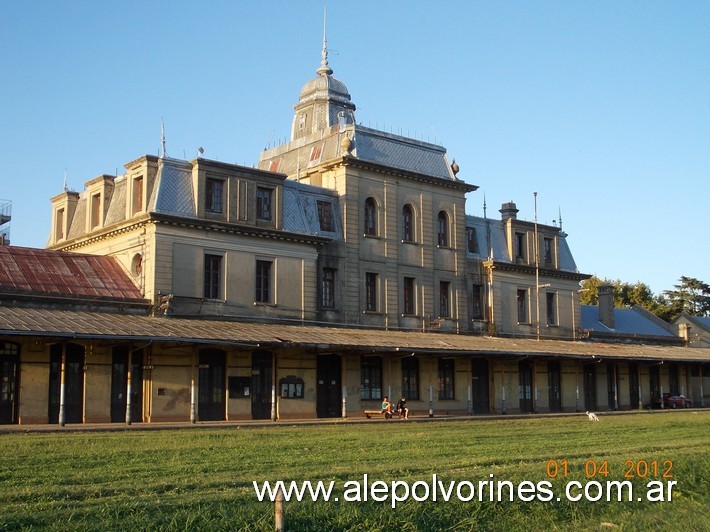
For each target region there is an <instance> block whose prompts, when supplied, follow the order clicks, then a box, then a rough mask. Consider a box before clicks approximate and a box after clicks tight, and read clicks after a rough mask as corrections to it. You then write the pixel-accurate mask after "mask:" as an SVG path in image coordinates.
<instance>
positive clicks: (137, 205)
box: [131, 176, 144, 214]
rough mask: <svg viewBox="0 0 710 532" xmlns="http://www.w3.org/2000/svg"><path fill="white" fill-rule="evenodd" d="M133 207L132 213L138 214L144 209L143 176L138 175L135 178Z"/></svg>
mask: <svg viewBox="0 0 710 532" xmlns="http://www.w3.org/2000/svg"><path fill="white" fill-rule="evenodd" d="M132 201H133V209H132V212H131V214H136V213H138V212H141V211H142V210H143V209H144V205H143V176H138V177H135V178H134V179H133V190H132Z"/></svg>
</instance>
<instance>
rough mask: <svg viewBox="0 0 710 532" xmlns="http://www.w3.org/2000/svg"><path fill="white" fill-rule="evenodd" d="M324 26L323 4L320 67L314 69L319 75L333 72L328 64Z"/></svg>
mask: <svg viewBox="0 0 710 532" xmlns="http://www.w3.org/2000/svg"><path fill="white" fill-rule="evenodd" d="M325 28H326V6H325V4H323V50H322V51H321V53H320V55H321V61H320V68H318V70H316V74H318V75H319V76H330V75H331V74H332V73H333V69H332V68H330V67H329V66H328V39H326V36H325Z"/></svg>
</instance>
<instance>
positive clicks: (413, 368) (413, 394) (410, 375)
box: [402, 356, 419, 401]
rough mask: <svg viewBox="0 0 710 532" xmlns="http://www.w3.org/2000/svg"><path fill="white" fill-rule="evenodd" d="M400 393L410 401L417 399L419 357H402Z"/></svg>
mask: <svg viewBox="0 0 710 532" xmlns="http://www.w3.org/2000/svg"><path fill="white" fill-rule="evenodd" d="M402 395H403V396H404V397H405V398H406V399H410V400H412V401H418V400H419V359H418V358H417V357H415V356H409V357H404V358H403V359H402Z"/></svg>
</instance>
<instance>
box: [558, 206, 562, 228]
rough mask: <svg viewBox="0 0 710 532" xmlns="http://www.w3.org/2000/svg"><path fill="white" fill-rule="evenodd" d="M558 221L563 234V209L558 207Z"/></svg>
mask: <svg viewBox="0 0 710 532" xmlns="http://www.w3.org/2000/svg"><path fill="white" fill-rule="evenodd" d="M557 220H558V221H559V222H560V233H561V232H562V209H561V208H560V207H557Z"/></svg>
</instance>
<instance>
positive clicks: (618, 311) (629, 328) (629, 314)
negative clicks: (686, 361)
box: [581, 305, 676, 338]
mask: <svg viewBox="0 0 710 532" xmlns="http://www.w3.org/2000/svg"><path fill="white" fill-rule="evenodd" d="M581 311H582V329H584V330H588V331H595V332H604V333H617V334H625V335H643V336H667V337H669V338H675V337H676V335H675V334H673V333H671V332H670V331H668V330H667V329H664V328H663V327H661V326H660V325H658V324H657V323H654V322H653V321H652V320H649V319H648V318H646V317H645V316H643V315H642V314H640V313H639V312H636V311H635V310H633V309H626V308H615V309H614V328H613V329H610V328H609V327H607V326H606V325H604V324H603V323H602V322H601V321H599V307H597V306H592V305H581Z"/></svg>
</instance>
